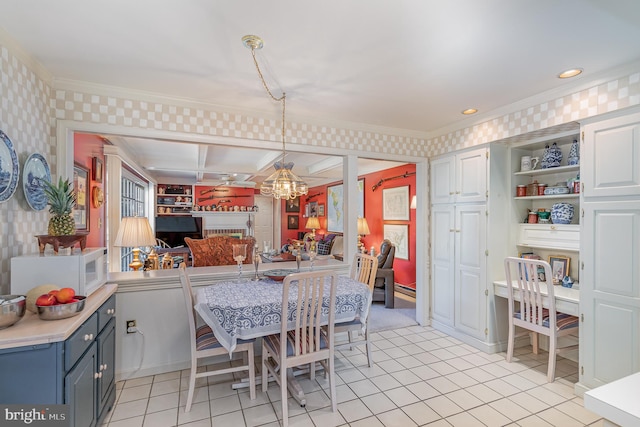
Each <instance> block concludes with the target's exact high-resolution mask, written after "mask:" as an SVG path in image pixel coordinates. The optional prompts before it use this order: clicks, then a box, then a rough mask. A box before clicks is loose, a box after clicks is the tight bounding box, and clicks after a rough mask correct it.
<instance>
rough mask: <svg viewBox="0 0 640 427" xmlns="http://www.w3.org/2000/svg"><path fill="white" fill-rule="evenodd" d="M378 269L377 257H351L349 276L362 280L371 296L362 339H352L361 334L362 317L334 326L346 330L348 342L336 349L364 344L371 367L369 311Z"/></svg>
mask: <svg viewBox="0 0 640 427" xmlns="http://www.w3.org/2000/svg"><path fill="white" fill-rule="evenodd" d="M377 270H378V258H376V257H374V256H371V255H366V254H356V255H355V256H354V257H353V264H352V265H351V278H352V279H355V280H357V281H359V282H362V283H364V284H366V285H368V286H369V290H370V291H371V298H370V299H369V310H367V318H366V319H364V320H365V330H364V334H363V339H360V340H357V341H353V338H354V337H353V334H354V333H355V334H358V335H360V334H362V321H361V320H362V319H360V318H356V319H354V320H352V321H350V322H344V323H338V324H337V325H336V326H335V333H336V334H338V333H341V332H346V333H347V336H348V338H349V342H348V343H345V344H341V345H339V346H336V350H342V349H345V348H348V349H350V350H351V349H353V346H355V345H362V344H364V345H365V346H366V349H367V363H368V365H369V367H371V361H372V360H373V359H372V358H371V343H370V342H369V313H370V311H371V301H372V299H373V286H374V284H375V281H376V272H377Z"/></svg>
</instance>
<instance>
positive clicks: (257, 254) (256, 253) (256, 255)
mask: <svg viewBox="0 0 640 427" xmlns="http://www.w3.org/2000/svg"><path fill="white" fill-rule="evenodd" d="M260 253H261V252H260V251H258V245H257V244H256V246H255V247H254V248H253V266H254V267H255V275H254V276H253V280H254V281H255V282H257V281H258V280H260V277H258V264H260Z"/></svg>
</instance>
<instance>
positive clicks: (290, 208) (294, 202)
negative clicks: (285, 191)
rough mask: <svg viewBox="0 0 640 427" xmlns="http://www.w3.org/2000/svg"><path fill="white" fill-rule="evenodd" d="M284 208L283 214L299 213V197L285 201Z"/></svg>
mask: <svg viewBox="0 0 640 427" xmlns="http://www.w3.org/2000/svg"><path fill="white" fill-rule="evenodd" d="M284 206H285V207H284V211H285V212H300V197H296V198H295V199H289V200H286V201H285V203H284Z"/></svg>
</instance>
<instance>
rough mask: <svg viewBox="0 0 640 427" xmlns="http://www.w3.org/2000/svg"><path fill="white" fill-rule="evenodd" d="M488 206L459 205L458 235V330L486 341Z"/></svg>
mask: <svg viewBox="0 0 640 427" xmlns="http://www.w3.org/2000/svg"><path fill="white" fill-rule="evenodd" d="M486 234H487V209H486V205H484V204H481V205H457V206H456V231H455V236H456V238H455V294H454V295H455V298H454V299H455V327H456V329H458V330H460V331H462V332H464V333H466V334H468V335H471V336H474V337H476V338H478V339H482V340H484V338H485V328H486V313H487V304H486V302H487V296H486V295H485V290H486V289H487V286H486V283H487V281H486V277H487V257H486Z"/></svg>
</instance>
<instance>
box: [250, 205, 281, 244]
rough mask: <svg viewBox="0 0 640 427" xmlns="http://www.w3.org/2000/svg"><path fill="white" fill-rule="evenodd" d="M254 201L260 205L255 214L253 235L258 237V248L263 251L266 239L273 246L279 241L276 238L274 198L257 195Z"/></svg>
mask: <svg viewBox="0 0 640 427" xmlns="http://www.w3.org/2000/svg"><path fill="white" fill-rule="evenodd" d="M254 203H255V204H256V206H258V212H256V214H255V219H254V222H255V224H254V231H253V235H254V236H255V238H256V243H257V244H258V248H259V249H260V250H261V251H262V250H263V242H265V241H269V242H271V248H273V247H274V246H275V245H277V243H278V242H276V241H275V238H274V227H273V198H272V197H267V196H260V195H256V196H255V197H254Z"/></svg>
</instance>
